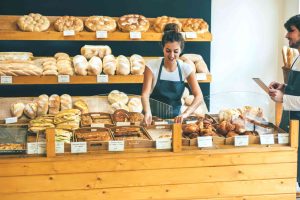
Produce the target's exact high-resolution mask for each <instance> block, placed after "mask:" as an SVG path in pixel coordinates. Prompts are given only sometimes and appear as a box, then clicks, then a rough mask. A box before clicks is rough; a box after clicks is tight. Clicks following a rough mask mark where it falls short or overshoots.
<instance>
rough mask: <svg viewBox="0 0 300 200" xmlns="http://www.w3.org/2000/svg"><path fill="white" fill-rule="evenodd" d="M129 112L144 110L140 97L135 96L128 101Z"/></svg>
mask: <svg viewBox="0 0 300 200" xmlns="http://www.w3.org/2000/svg"><path fill="white" fill-rule="evenodd" d="M128 109H129V112H139V113H141V112H142V111H143V105H142V101H141V99H140V98H136V97H133V98H131V99H130V100H129V102H128Z"/></svg>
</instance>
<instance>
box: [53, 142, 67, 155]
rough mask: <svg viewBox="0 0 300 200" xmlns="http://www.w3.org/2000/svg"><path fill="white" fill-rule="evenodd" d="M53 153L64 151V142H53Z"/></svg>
mask: <svg viewBox="0 0 300 200" xmlns="http://www.w3.org/2000/svg"><path fill="white" fill-rule="evenodd" d="M55 153H65V143H64V142H55Z"/></svg>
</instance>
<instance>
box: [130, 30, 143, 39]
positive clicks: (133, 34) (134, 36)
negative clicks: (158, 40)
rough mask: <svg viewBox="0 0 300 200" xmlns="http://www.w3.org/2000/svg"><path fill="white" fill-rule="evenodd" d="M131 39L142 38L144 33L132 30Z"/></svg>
mask: <svg viewBox="0 0 300 200" xmlns="http://www.w3.org/2000/svg"><path fill="white" fill-rule="evenodd" d="M129 34H130V39H141V38H142V33H141V32H130V33H129Z"/></svg>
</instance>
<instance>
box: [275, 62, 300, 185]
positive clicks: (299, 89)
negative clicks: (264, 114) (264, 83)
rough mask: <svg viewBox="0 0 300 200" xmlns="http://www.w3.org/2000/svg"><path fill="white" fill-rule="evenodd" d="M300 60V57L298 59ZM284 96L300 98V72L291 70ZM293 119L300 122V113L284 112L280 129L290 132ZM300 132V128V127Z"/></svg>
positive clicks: (299, 158) (299, 181)
mask: <svg viewBox="0 0 300 200" xmlns="http://www.w3.org/2000/svg"><path fill="white" fill-rule="evenodd" d="M297 59H299V57H298V58H297ZM297 59H296V60H297ZM296 60H295V61H294V63H293V64H292V66H293V65H294V64H295V62H296ZM284 94H287V95H292V96H298V97H300V72H299V71H294V70H293V69H291V70H290V72H289V76H288V82H287V86H286V87H285V90H284ZM299 110H300V108H299ZM292 119H296V120H300V111H283V114H282V121H281V123H280V127H281V128H283V129H284V130H286V131H288V130H289V127H288V126H289V121H290V120H292ZM299 130H300V127H299ZM298 138H299V140H298V142H299V143H298V144H300V137H298ZM299 150H300V148H299V145H298V165H297V173H298V175H297V182H298V183H300V162H299V161H300V154H299Z"/></svg>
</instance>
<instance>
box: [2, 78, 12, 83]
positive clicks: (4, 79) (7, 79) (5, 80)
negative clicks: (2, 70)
mask: <svg viewBox="0 0 300 200" xmlns="http://www.w3.org/2000/svg"><path fill="white" fill-rule="evenodd" d="M1 84H12V76H1Z"/></svg>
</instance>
